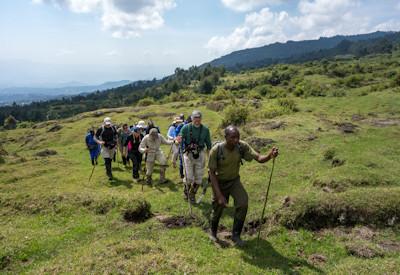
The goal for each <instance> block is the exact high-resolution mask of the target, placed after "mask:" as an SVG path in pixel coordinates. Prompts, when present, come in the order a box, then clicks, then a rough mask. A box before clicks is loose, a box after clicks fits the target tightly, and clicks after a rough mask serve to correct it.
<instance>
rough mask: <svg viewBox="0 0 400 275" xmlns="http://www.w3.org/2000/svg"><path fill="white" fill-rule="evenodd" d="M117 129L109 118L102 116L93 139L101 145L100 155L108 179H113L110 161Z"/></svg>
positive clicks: (114, 146) (113, 153) (113, 154)
mask: <svg viewBox="0 0 400 275" xmlns="http://www.w3.org/2000/svg"><path fill="white" fill-rule="evenodd" d="M117 138H118V135H117V129H115V126H114V125H112V122H111V118H109V117H106V118H104V121H103V125H102V126H101V127H100V128H99V129H97V131H96V134H95V136H94V140H95V141H96V142H97V144H100V145H101V155H102V156H103V159H104V163H105V167H106V174H107V176H108V179H109V180H112V179H113V175H112V168H111V162H112V158H113V157H114V156H115V150H116V146H117Z"/></svg>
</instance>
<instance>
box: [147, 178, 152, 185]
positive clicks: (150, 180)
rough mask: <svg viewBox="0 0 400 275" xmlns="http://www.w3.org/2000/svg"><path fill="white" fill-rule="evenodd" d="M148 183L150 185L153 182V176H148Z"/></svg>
mask: <svg viewBox="0 0 400 275" xmlns="http://www.w3.org/2000/svg"><path fill="white" fill-rule="evenodd" d="M146 184H148V185H152V184H153V179H152V178H151V176H146Z"/></svg>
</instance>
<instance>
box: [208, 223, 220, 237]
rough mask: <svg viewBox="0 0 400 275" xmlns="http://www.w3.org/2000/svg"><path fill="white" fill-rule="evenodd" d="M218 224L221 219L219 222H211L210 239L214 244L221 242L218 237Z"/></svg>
mask: <svg viewBox="0 0 400 275" xmlns="http://www.w3.org/2000/svg"><path fill="white" fill-rule="evenodd" d="M218 223H219V219H218V221H213V220H211V222H210V233H209V234H208V237H209V238H210V240H211V241H213V242H218V241H219V239H218V236H217V232H218Z"/></svg>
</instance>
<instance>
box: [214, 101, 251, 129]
mask: <svg viewBox="0 0 400 275" xmlns="http://www.w3.org/2000/svg"><path fill="white" fill-rule="evenodd" d="M249 114H250V110H249V108H248V107H247V106H241V105H238V104H232V105H230V106H229V107H227V108H226V109H225V113H224V119H223V120H222V122H221V126H222V127H223V128H224V127H226V126H228V125H235V126H240V125H243V124H245V123H246V122H247V119H248V117H249Z"/></svg>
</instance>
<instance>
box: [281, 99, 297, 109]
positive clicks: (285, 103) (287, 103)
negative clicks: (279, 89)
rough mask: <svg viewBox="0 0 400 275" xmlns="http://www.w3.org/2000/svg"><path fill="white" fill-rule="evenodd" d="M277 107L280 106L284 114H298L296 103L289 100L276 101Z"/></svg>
mask: <svg viewBox="0 0 400 275" xmlns="http://www.w3.org/2000/svg"><path fill="white" fill-rule="evenodd" d="M278 105H279V106H281V107H282V108H283V109H284V110H285V112H286V113H294V112H298V111H299V109H298V108H297V105H296V102H295V101H294V100H293V99H290V98H280V99H278Z"/></svg>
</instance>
